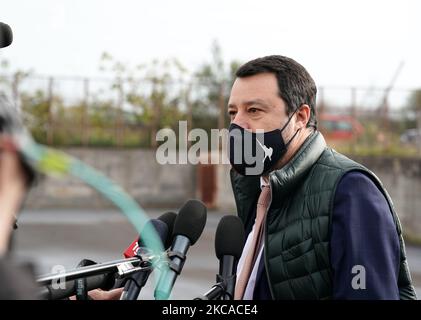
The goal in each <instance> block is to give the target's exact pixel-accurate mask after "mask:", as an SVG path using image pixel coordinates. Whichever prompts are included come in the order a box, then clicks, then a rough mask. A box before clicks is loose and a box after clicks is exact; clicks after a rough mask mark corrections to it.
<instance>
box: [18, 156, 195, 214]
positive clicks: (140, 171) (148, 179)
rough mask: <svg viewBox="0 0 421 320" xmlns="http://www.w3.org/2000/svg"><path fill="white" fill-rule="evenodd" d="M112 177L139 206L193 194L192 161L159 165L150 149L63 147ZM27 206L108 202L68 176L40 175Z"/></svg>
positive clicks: (175, 202) (172, 203)
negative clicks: (41, 178)
mask: <svg viewBox="0 0 421 320" xmlns="http://www.w3.org/2000/svg"><path fill="white" fill-rule="evenodd" d="M63 151H65V152H66V153H68V154H71V155H73V156H75V157H77V158H79V159H80V160H82V161H84V162H86V163H87V164H89V165H91V166H93V167H94V168H96V169H98V170H100V171H101V172H103V173H104V174H105V175H106V176H108V177H109V178H111V179H112V180H114V181H116V182H117V183H118V184H119V185H120V186H122V187H123V188H124V189H125V190H126V191H127V192H128V193H129V194H130V195H131V196H133V197H134V198H135V199H136V200H137V201H138V202H139V203H140V204H141V205H142V206H145V207H179V206H180V205H181V204H182V203H183V202H184V201H185V200H187V199H189V198H194V197H195V190H196V189H195V170H194V166H192V165H166V166H163V165H160V164H158V163H157V161H156V159H155V152H154V151H152V150H130V149H129V150H112V149H84V148H71V149H63ZM26 206H27V207H30V208H46V207H50V208H54V207H73V208H75V207H76V208H77V207H79V208H101V207H109V206H112V204H111V203H109V202H108V201H107V200H105V199H104V198H103V197H102V196H101V195H99V194H98V193H97V192H96V191H95V190H93V189H91V188H90V187H89V186H87V185H85V184H84V183H82V182H80V181H79V180H78V179H75V178H72V177H67V176H66V177H57V178H56V177H44V178H43V180H42V181H40V183H39V185H38V186H37V187H36V188H35V189H33V190H32V191H31V192H30V194H29V197H28V199H27V201H26Z"/></svg>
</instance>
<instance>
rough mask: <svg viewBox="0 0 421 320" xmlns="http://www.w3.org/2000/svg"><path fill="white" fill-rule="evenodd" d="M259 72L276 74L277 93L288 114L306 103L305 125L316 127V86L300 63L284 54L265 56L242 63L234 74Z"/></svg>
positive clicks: (249, 74) (248, 74)
mask: <svg viewBox="0 0 421 320" xmlns="http://www.w3.org/2000/svg"><path fill="white" fill-rule="evenodd" d="M260 73H273V74H274V75H275V76H276V79H277V82H278V94H279V96H280V97H281V98H282V99H283V100H284V101H285V103H286V105H287V114H288V115H290V114H291V113H292V112H294V111H295V110H296V109H297V108H299V107H301V106H302V105H303V104H307V105H308V106H309V107H310V110H311V111H310V119H309V121H308V123H307V127H313V128H314V129H317V119H316V95H317V87H316V84H315V82H314V80H313V78H312V77H311V76H310V74H309V73H308V72H307V70H306V69H305V68H304V67H303V66H302V65H301V64H299V63H298V62H297V61H295V60H293V59H291V58H288V57H284V56H279V55H273V56H266V57H262V58H257V59H254V60H251V61H249V62H247V63H245V64H243V65H242V66H241V67H240V68H239V69H238V70H237V72H236V73H235V76H236V77H238V78H244V77H249V76H253V75H256V74H260Z"/></svg>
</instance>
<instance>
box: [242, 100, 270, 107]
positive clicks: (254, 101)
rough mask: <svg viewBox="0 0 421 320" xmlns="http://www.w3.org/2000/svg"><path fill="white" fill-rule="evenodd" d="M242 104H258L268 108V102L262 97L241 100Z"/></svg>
mask: <svg viewBox="0 0 421 320" xmlns="http://www.w3.org/2000/svg"><path fill="white" fill-rule="evenodd" d="M243 104H244V105H246V106H252V105H255V104H257V105H259V106H261V107H264V108H269V106H270V104H268V103H267V102H266V101H264V100H262V99H253V100H248V101H244V102H243Z"/></svg>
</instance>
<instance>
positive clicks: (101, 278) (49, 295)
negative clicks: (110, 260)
mask: <svg viewBox="0 0 421 320" xmlns="http://www.w3.org/2000/svg"><path fill="white" fill-rule="evenodd" d="M85 279H86V291H89V290H93V289H97V288H101V289H104V290H108V289H110V288H112V287H113V285H114V279H115V275H114V274H101V275H95V276H90V277H87V278H85ZM57 285H59V284H57ZM77 289H78V284H77V279H76V280H70V281H66V282H64V283H63V286H62V287H61V286H58V287H57V288H53V285H47V286H44V287H42V288H41V290H40V292H39V295H40V298H41V299H45V300H60V299H65V298H68V297H70V296H73V295H75V294H76V293H77Z"/></svg>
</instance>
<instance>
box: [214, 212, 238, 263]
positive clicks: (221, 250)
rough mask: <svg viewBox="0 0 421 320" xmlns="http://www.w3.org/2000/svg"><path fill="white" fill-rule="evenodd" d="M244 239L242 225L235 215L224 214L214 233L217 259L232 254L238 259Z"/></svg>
mask: <svg viewBox="0 0 421 320" xmlns="http://www.w3.org/2000/svg"><path fill="white" fill-rule="evenodd" d="M244 241H245V232H244V226H243V223H242V222H241V220H240V218H238V217H237V216H224V217H222V219H221V220H220V221H219V224H218V227H217V228H216V234H215V253H216V256H217V257H218V259H222V257H223V256H225V255H228V256H234V257H235V258H237V259H239V258H240V256H241V253H242V252H243V247H244Z"/></svg>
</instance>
